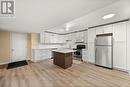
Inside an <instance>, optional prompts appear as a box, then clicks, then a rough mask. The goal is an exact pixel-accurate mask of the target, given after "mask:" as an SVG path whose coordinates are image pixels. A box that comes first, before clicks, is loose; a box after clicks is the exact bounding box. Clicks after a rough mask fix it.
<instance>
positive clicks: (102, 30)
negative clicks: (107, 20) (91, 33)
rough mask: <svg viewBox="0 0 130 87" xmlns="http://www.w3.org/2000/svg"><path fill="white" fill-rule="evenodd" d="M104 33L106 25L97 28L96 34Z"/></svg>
mask: <svg viewBox="0 0 130 87" xmlns="http://www.w3.org/2000/svg"><path fill="white" fill-rule="evenodd" d="M103 33H104V26H102V27H97V28H96V35H97V34H103Z"/></svg>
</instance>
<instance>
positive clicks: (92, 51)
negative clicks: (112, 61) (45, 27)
mask: <svg viewBox="0 0 130 87" xmlns="http://www.w3.org/2000/svg"><path fill="white" fill-rule="evenodd" d="M87 61H88V62H90V63H95V44H94V43H88V53H87Z"/></svg>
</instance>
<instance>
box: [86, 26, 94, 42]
mask: <svg viewBox="0 0 130 87" xmlns="http://www.w3.org/2000/svg"><path fill="white" fill-rule="evenodd" d="M95 38H96V32H95V28H93V29H88V43H89V42H93V43H94V42H95Z"/></svg>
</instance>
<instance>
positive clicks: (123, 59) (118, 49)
mask: <svg viewBox="0 0 130 87" xmlns="http://www.w3.org/2000/svg"><path fill="white" fill-rule="evenodd" d="M126 49H127V48H126V43H125V42H115V43H114V47H113V67H114V68H117V69H121V70H127V52H126Z"/></svg>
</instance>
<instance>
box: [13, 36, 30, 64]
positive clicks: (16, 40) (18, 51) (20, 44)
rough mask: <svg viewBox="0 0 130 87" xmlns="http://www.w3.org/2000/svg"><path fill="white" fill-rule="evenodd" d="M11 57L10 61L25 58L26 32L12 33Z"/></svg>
mask: <svg viewBox="0 0 130 87" xmlns="http://www.w3.org/2000/svg"><path fill="white" fill-rule="evenodd" d="M11 39H12V44H11V45H12V57H11V62H16V61H22V60H26V57H27V47H26V46H27V34H23V33H12V38H11Z"/></svg>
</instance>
